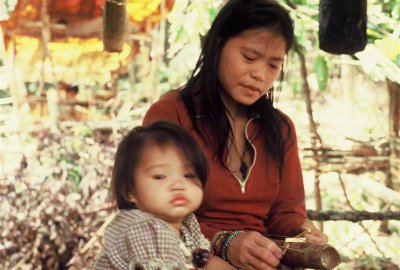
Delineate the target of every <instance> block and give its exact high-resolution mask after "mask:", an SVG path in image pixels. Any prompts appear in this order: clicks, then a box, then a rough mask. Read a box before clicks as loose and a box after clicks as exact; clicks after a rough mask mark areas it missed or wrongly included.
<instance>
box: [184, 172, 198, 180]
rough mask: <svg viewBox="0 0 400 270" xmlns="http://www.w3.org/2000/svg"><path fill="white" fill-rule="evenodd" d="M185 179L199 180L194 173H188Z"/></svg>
mask: <svg viewBox="0 0 400 270" xmlns="http://www.w3.org/2000/svg"><path fill="white" fill-rule="evenodd" d="M185 178H189V179H193V178H197V175H196V174H194V173H186V174H185Z"/></svg>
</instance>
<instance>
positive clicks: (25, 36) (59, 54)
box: [1, 0, 174, 83]
mask: <svg viewBox="0 0 400 270" xmlns="http://www.w3.org/2000/svg"><path fill="white" fill-rule="evenodd" d="M105 1H113V2H117V0H19V1H18V3H17V5H16V7H15V9H14V11H13V12H12V13H11V15H10V18H9V19H8V20H6V21H2V22H1V24H2V31H3V35H4V40H5V44H6V47H10V46H9V45H13V46H12V47H13V48H12V49H13V50H14V52H13V53H14V55H15V56H14V57H13V59H12V60H11V62H12V63H13V65H14V66H18V69H19V72H20V73H22V75H21V76H22V77H23V81H38V80H43V79H44V80H45V81H60V80H63V81H66V82H71V83H72V82H76V81H79V80H82V79H91V80H96V81H99V82H101V83H104V82H107V81H108V80H109V79H110V76H111V72H115V71H117V72H118V69H121V68H125V67H126V65H127V63H129V61H130V60H131V59H133V57H134V56H135V55H136V53H137V52H138V45H137V39H135V38H133V36H135V37H136V38H139V39H143V40H145V41H147V43H150V42H151V40H152V36H151V31H152V30H153V29H154V27H155V26H156V25H157V24H158V23H159V21H160V19H161V15H160V14H161V13H160V10H164V11H165V14H164V17H165V16H166V14H167V13H168V12H169V11H170V10H171V9H172V7H173V5H174V0H125V1H126V12H127V16H128V19H129V28H128V30H127V31H128V33H127V34H128V37H129V35H130V37H131V38H128V40H127V44H126V45H125V46H124V50H123V51H122V52H121V53H118V54H115V53H107V52H104V51H103V44H102V40H101V32H102V29H103V10H104V5H105ZM118 1H122V0H118ZM125 1H124V2H125ZM42 3H47V5H45V6H42ZM43 35H45V36H47V39H48V40H47V41H46V40H45V39H46V38H43ZM135 41H136V45H133V46H129V45H132V43H135ZM43 45H45V46H43ZM9 49H10V48H9ZM47 53H49V54H50V55H51V58H50V59H51V61H48V60H47V61H45V64H44V73H43V72H42V71H43V70H42V68H41V67H42V65H43V59H44V58H45V57H46V56H47ZM6 62H7V60H6ZM9 62H10V61H9ZM43 74H44V75H43ZM43 77H44V78H43Z"/></svg>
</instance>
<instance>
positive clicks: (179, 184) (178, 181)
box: [171, 177, 185, 190]
mask: <svg viewBox="0 0 400 270" xmlns="http://www.w3.org/2000/svg"><path fill="white" fill-rule="evenodd" d="M184 181H185V179H184V178H183V177H176V178H174V180H173V183H172V186H171V188H172V189H173V190H183V189H185V182H184Z"/></svg>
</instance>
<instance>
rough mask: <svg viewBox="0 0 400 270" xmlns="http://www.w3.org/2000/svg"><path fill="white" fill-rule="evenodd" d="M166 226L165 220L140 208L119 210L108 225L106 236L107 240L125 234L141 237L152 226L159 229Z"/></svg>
mask: <svg viewBox="0 0 400 270" xmlns="http://www.w3.org/2000/svg"><path fill="white" fill-rule="evenodd" d="M165 227H166V226H165V222H163V221H161V220H160V219H158V218H156V217H154V216H152V215H150V214H148V213H145V212H142V211H140V210H138V209H126V210H119V211H118V213H117V214H116V216H115V217H114V219H113V220H112V221H111V222H110V224H109V225H108V226H107V229H106V232H105V238H106V241H107V240H108V241H110V242H113V240H114V239H117V238H121V236H124V235H125V236H128V235H129V236H137V237H140V236H141V235H142V234H143V233H145V232H148V230H149V229H150V228H151V229H152V230H155V231H159V230H163V229H165Z"/></svg>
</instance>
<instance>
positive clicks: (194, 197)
mask: <svg viewBox="0 0 400 270" xmlns="http://www.w3.org/2000/svg"><path fill="white" fill-rule="evenodd" d="M133 173H134V179H135V194H133V195H132V196H131V199H130V201H131V202H133V203H135V204H136V207H137V208H138V209H140V210H142V211H144V212H147V213H150V214H152V215H154V216H156V217H158V218H161V219H163V220H165V221H166V222H169V223H171V224H173V225H174V224H177V226H178V227H179V226H180V224H181V222H182V219H183V218H184V217H185V216H187V215H188V214H190V213H192V212H193V211H195V210H196V209H197V208H198V207H199V206H200V204H201V201H202V199H203V189H202V186H201V182H200V180H199V178H198V177H197V175H196V172H195V170H194V168H193V167H192V166H191V165H190V164H188V163H187V161H186V158H185V157H184V156H183V154H182V153H181V151H179V150H178V149H177V148H176V147H175V146H174V145H172V144H167V145H165V146H162V147H160V146H154V145H147V146H145V147H144V149H143V151H142V155H141V159H140V161H139V163H138V164H137V167H136V170H135V171H134V172H133Z"/></svg>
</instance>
